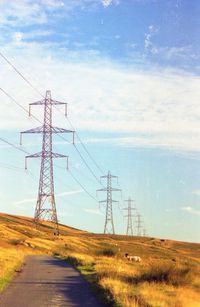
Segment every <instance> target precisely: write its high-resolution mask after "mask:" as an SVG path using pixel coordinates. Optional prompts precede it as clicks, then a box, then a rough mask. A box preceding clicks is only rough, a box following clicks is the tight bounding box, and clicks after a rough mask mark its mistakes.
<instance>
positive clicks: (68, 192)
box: [56, 189, 84, 197]
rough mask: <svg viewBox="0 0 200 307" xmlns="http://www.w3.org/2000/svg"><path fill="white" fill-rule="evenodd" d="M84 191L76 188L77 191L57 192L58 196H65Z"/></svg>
mask: <svg viewBox="0 0 200 307" xmlns="http://www.w3.org/2000/svg"><path fill="white" fill-rule="evenodd" d="M83 192H84V191H83V190H82V189H81V190H75V191H66V192H61V193H58V194H56V197H63V196H68V195H74V194H80V193H83Z"/></svg>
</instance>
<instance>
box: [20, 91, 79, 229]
mask: <svg viewBox="0 0 200 307" xmlns="http://www.w3.org/2000/svg"><path fill="white" fill-rule="evenodd" d="M33 105H42V106H44V123H43V125H42V126H41V127H37V128H34V129H30V130H26V131H23V132H21V137H20V144H22V134H25V133H41V134H42V135H43V140H42V151H41V152H38V153H35V154H33V155H29V156H26V158H25V168H26V169H27V158H39V157H40V158H41V168H40V180H39V189H38V198H37V203H36V208H35V215H34V221H35V223H36V226H37V225H38V223H39V221H42V220H45V219H47V220H50V221H51V222H52V223H53V224H54V233H55V234H59V229H58V218H57V212H56V203H55V194H54V177H53V158H67V167H68V156H66V155H62V154H58V153H54V152H52V134H53V133H55V134H58V133H73V143H74V131H72V130H66V129H63V128H58V127H53V126H52V105H65V116H67V108H66V107H67V104H66V103H64V102H59V101H56V100H52V99H51V91H46V96H45V98H44V99H43V100H40V101H37V102H33V103H30V104H29V116H31V106H33Z"/></svg>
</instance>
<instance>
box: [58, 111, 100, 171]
mask: <svg viewBox="0 0 200 307" xmlns="http://www.w3.org/2000/svg"><path fill="white" fill-rule="evenodd" d="M55 108H56V107H55ZM56 109H57V110H58V111H59V112H60V110H59V109H58V108H56ZM66 120H67V121H68V123H69V124H70V126H71V128H72V129H73V130H75V128H74V126H73V124H72V122H71V121H70V119H69V118H68V117H66ZM75 133H76V136H77V138H78V140H79V142H80V144H81V145H82V147H83V148H84V150H85V151H86V153H87V154H88V156H89V157H90V159H91V160H92V162H93V163H94V164H95V165H96V167H97V168H98V170H99V171H100V173H101V174H102V175H103V174H104V172H103V170H102V169H101V168H100V166H99V165H98V164H97V162H96V161H95V159H94V158H93V157H92V155H91V154H90V152H89V151H88V149H87V148H86V146H85V144H84V143H83V141H82V140H81V138H80V136H79V134H78V132H77V131H76V132H75Z"/></svg>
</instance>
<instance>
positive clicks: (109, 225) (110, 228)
mask: <svg viewBox="0 0 200 307" xmlns="http://www.w3.org/2000/svg"><path fill="white" fill-rule="evenodd" d="M101 178H106V179H107V186H106V188H103V189H99V190H97V191H103V192H106V193H107V198H106V200H101V201H100V202H99V203H106V219H105V224H104V234H105V233H111V234H115V227H114V222H113V209H112V204H113V203H114V202H118V201H116V200H113V199H112V192H117V191H121V189H116V188H113V187H112V178H118V177H117V176H113V175H111V173H110V171H109V172H108V175H105V176H101Z"/></svg>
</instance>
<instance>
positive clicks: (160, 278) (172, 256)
mask: <svg viewBox="0 0 200 307" xmlns="http://www.w3.org/2000/svg"><path fill="white" fill-rule="evenodd" d="M60 233H61V234H60V236H59V237H55V236H54V235H53V229H52V227H51V224H50V223H48V222H45V223H43V224H42V225H41V226H40V228H39V229H36V228H35V226H34V223H33V221H32V219H31V218H27V217H19V216H11V215H8V214H0V290H3V289H4V288H5V286H6V285H7V283H8V282H9V281H10V280H11V278H12V277H13V276H14V274H15V272H16V271H18V270H20V266H21V265H22V263H23V260H24V257H25V256H26V255H30V254H51V255H54V256H55V257H61V258H63V259H66V260H67V261H70V262H71V263H72V264H73V265H74V266H76V267H77V268H78V269H79V270H80V272H81V273H82V274H83V276H84V277H85V278H86V279H87V280H88V282H89V283H90V284H91V287H92V288H93V290H94V291H95V292H96V294H97V295H98V296H99V297H100V299H102V300H103V301H104V302H105V304H107V306H116V307H117V306H118V307H120V306H123V307H126V306H127V307H132V306H144V307H145V306H146V307H148V306H149V307H150V306H152V307H164V306H166V307H167V306H169V307H198V306H200V244H195V243H186V242H177V241H172V240H162V239H156V238H150V237H128V236H119V235H115V236H111V235H100V234H92V233H87V232H84V231H80V230H77V229H73V228H70V227H67V226H64V225H60ZM126 252H127V253H129V254H130V255H137V256H140V257H141V258H142V261H141V262H140V263H138V262H131V261H128V260H127V259H126V258H125V257H124V254H125V253H126Z"/></svg>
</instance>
